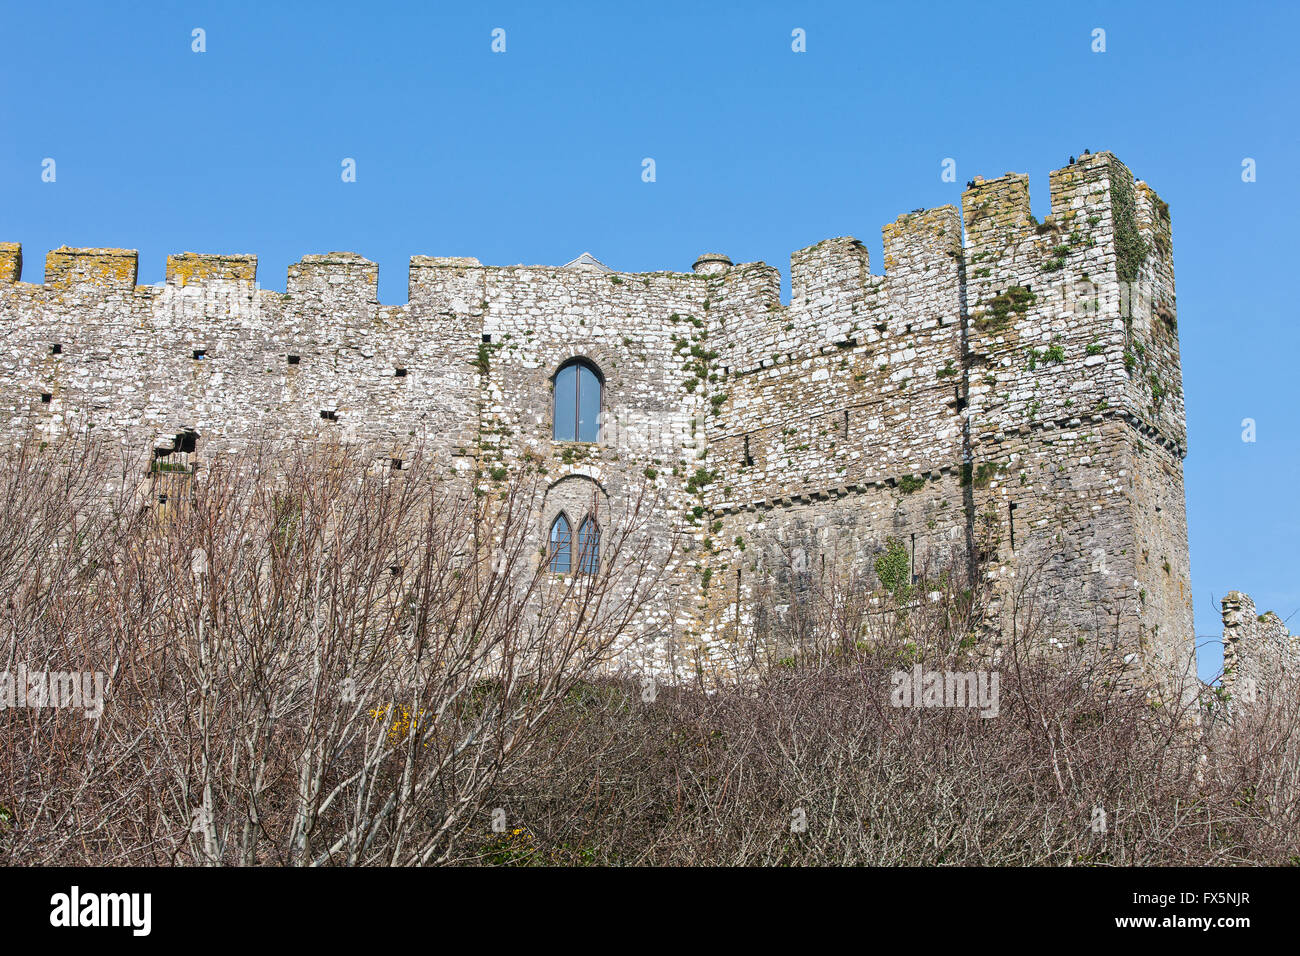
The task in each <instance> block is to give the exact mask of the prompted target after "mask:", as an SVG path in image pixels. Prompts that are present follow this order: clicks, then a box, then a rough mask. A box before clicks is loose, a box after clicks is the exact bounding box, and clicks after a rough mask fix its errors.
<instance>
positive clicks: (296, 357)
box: [285, 355, 302, 365]
mask: <svg viewBox="0 0 1300 956" xmlns="http://www.w3.org/2000/svg"><path fill="white" fill-rule="evenodd" d="M285 357H286V358H287V359H288V360H289V364H290V365H297V364H298V363H299V362H301V361H302V357H301V356H299V355H288V356H285Z"/></svg>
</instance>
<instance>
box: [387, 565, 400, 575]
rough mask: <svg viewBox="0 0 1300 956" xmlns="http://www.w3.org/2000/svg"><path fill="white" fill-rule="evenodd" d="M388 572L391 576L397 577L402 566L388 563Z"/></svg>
mask: <svg viewBox="0 0 1300 956" xmlns="http://www.w3.org/2000/svg"><path fill="white" fill-rule="evenodd" d="M388 573H389V574H391V575H392V576H393V577H397V576H398V575H399V574H401V573H402V566H401V565H400V564H390V565H389V566H388Z"/></svg>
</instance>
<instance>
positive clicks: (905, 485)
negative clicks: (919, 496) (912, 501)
mask: <svg viewBox="0 0 1300 956" xmlns="http://www.w3.org/2000/svg"><path fill="white" fill-rule="evenodd" d="M924 487H925V479H924V478H918V477H916V476H915V475H904V476H903V477H902V478H899V479H898V490H899V491H901V492H902V493H903V494H905V495H910V494H911V493H912V492H914V491H920V490H921V489H922V488H924Z"/></svg>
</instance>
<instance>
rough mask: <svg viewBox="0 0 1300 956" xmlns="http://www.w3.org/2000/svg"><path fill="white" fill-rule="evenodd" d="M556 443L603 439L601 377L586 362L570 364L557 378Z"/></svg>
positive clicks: (554, 431) (557, 374)
mask: <svg viewBox="0 0 1300 956" xmlns="http://www.w3.org/2000/svg"><path fill="white" fill-rule="evenodd" d="M552 435H553V437H554V438H555V440H556V441H589V442H594V441H598V440H599V439H600V376H599V375H597V374H596V370H595V369H594V368H592V367H591V366H590V365H588V364H586V363H585V362H570V363H569V364H568V365H565V366H564V367H563V368H561V369H560V370H559V372H557V373H556V375H555V417H554V424H553V429H552Z"/></svg>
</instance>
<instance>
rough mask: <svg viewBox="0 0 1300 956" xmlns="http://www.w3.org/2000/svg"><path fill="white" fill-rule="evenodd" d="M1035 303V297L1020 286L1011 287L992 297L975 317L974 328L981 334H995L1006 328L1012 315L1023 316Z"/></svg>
mask: <svg viewBox="0 0 1300 956" xmlns="http://www.w3.org/2000/svg"><path fill="white" fill-rule="evenodd" d="M1035 301H1037V296H1035V295H1034V293H1033V292H1032V291H1031V290H1030V289H1027V288H1026V287H1025V286H1022V285H1013V286H1011V287H1010V288H1008V289H1007V290H1006V291H1005V292H1003V293H1001V294H1000V295H996V296H994V297H993V298H992V299H991V300H990V301H989V304H988V306H987V307H986V308H985V309H984V311H983V312H982V313H981V314H980V315H979V316H977V317H976V319H975V326H976V327H977V328H978V329H979V330H980V331H982V332H997V331H1000V330H1001V329H1004V328H1006V326H1007V324H1008V323H1009V322H1010V320H1011V316H1012V315H1024V314H1025V313H1026V312H1027V311H1029V307H1030V306H1031V305H1033V304H1034V302H1035Z"/></svg>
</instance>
